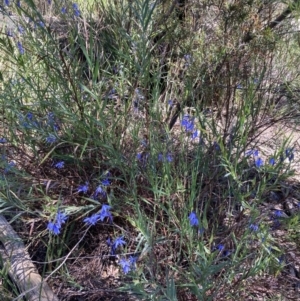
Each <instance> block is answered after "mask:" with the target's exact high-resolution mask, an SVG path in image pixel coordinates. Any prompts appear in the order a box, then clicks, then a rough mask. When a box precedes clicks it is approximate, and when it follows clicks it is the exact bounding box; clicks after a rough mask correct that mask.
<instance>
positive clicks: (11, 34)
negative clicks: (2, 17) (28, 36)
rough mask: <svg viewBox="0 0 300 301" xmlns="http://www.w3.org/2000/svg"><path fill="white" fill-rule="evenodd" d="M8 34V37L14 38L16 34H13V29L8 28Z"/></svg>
mask: <svg viewBox="0 0 300 301" xmlns="http://www.w3.org/2000/svg"><path fill="white" fill-rule="evenodd" d="M6 35H7V36H8V37H10V38H12V37H13V36H14V34H13V32H12V30H11V29H7V30H6Z"/></svg>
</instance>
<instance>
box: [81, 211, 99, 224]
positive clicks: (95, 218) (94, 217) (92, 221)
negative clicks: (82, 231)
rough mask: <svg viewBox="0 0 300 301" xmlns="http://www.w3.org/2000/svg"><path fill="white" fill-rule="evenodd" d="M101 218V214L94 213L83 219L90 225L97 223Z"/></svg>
mask: <svg viewBox="0 0 300 301" xmlns="http://www.w3.org/2000/svg"><path fill="white" fill-rule="evenodd" d="M99 220H100V216H99V214H97V213H94V214H93V215H92V216H90V217H86V218H85V219H84V220H83V221H84V222H85V223H86V224H87V225H89V226H94V225H96V223H97V222H98V221H99Z"/></svg>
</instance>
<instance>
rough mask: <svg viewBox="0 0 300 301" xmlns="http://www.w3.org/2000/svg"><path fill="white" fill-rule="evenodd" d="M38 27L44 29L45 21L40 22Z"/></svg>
mask: <svg viewBox="0 0 300 301" xmlns="http://www.w3.org/2000/svg"><path fill="white" fill-rule="evenodd" d="M37 25H38V26H40V27H42V28H44V27H45V23H44V22H43V21H38V22H37Z"/></svg>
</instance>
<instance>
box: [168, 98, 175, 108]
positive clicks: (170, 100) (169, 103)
mask: <svg viewBox="0 0 300 301" xmlns="http://www.w3.org/2000/svg"><path fill="white" fill-rule="evenodd" d="M168 105H169V106H170V107H173V105H174V102H173V100H172V99H169V100H168Z"/></svg>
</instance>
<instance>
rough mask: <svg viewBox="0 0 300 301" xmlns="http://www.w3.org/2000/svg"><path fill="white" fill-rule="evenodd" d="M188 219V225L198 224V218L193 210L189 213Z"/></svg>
mask: <svg viewBox="0 0 300 301" xmlns="http://www.w3.org/2000/svg"><path fill="white" fill-rule="evenodd" d="M189 220H190V225H191V226H192V227H193V226H198V225H199V220H198V218H197V215H196V213H195V212H191V213H190V215H189Z"/></svg>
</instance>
